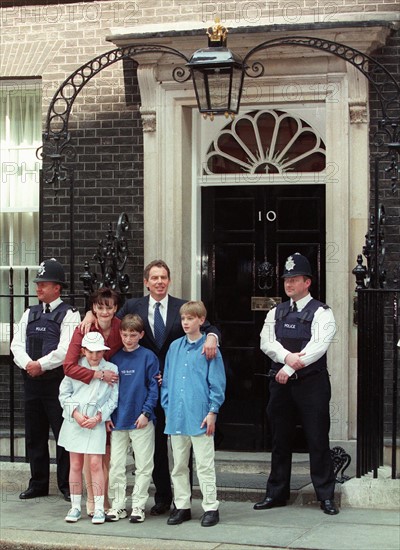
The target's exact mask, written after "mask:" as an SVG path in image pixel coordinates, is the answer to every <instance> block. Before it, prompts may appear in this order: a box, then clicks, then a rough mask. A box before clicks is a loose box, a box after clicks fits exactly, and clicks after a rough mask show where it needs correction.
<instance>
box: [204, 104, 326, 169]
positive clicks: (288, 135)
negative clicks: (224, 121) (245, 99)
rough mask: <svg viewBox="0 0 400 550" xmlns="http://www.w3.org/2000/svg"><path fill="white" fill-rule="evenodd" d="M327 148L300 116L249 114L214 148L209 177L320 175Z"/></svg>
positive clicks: (223, 133)
mask: <svg viewBox="0 0 400 550" xmlns="http://www.w3.org/2000/svg"><path fill="white" fill-rule="evenodd" d="M325 161H326V155H325V144H324V142H323V141H322V139H321V137H320V135H319V133H318V132H317V131H316V130H315V129H314V128H312V127H311V126H310V125H309V124H308V123H307V122H305V121H304V120H302V119H301V118H300V117H298V116H294V115H293V114H289V113H286V112H284V111H276V110H263V111H253V112H251V113H247V114H245V115H243V116H241V117H240V118H237V119H236V120H234V121H233V122H231V123H230V124H228V125H227V126H226V127H225V128H224V129H223V130H221V132H220V133H219V134H218V136H217V137H216V138H215V140H214V141H213V143H212V144H211V146H210V148H209V150H208V152H207V155H206V163H205V169H204V170H205V173H206V174H237V173H248V174H283V173H284V172H320V171H321V170H324V168H325Z"/></svg>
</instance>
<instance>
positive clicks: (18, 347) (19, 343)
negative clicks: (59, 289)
mask: <svg viewBox="0 0 400 550" xmlns="http://www.w3.org/2000/svg"><path fill="white" fill-rule="evenodd" d="M61 303H62V300H61V298H57V300H54V302H51V303H50V311H53V310H54V309H55V308H56V307H57V306H59V305H60V304H61ZM45 307H46V304H43V311H45ZM29 311H30V309H29V308H28V309H27V310H26V311H25V312H24V314H23V315H22V317H21V320H20V322H19V323H17V324H15V325H14V338H13V341H12V342H11V351H12V352H13V354H14V363H15V364H16V365H17V366H18V367H19V368H20V369H23V370H26V366H27V364H28V363H29V362H30V361H32V358H31V357H29V355H28V354H27V352H26V329H27V326H28V318H29ZM80 322H81V316H80V315H79V311H72V309H70V310H68V311H67V313H66V315H65V317H64V319H63V321H62V322H61V325H60V341H59V344H58V346H57V348H56V349H55V350H53V351H51V352H50V353H48V354H47V355H44V356H43V357H41V358H40V359H39V363H40V366H41V367H42V370H43V371H47V370H53V369H56V368H57V367H60V366H61V365H62V364H63V362H64V359H65V356H66V354H67V349H68V346H69V343H70V341H71V338H72V334H73V332H74V330H75V328H76V327H77V326H78V325H79V323H80Z"/></svg>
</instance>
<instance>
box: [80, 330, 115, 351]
mask: <svg viewBox="0 0 400 550" xmlns="http://www.w3.org/2000/svg"><path fill="white" fill-rule="evenodd" d="M82 347H83V348H86V349H88V350H89V351H103V350H104V351H105V350H108V349H110V348H109V347H107V346H106V345H105V344H104V338H103V336H102V335H101V334H100V332H88V333H87V334H85V336H84V337H83V338H82Z"/></svg>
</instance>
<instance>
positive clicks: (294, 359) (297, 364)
mask: <svg viewBox="0 0 400 550" xmlns="http://www.w3.org/2000/svg"><path fill="white" fill-rule="evenodd" d="M303 355H305V353H301V352H298V353H288V354H287V355H286V357H285V365H289V367H292V369H294V370H299V369H302V368H304V367H305V364H304V363H303V361H302V360H301V359H300V357H303Z"/></svg>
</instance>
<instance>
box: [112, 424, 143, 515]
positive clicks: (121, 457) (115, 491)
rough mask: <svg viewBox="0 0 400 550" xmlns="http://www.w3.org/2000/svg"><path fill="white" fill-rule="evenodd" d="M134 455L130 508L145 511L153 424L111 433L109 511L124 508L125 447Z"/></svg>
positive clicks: (126, 450) (126, 452) (126, 451)
mask: <svg viewBox="0 0 400 550" xmlns="http://www.w3.org/2000/svg"><path fill="white" fill-rule="evenodd" d="M130 443H131V445H132V450H133V453H134V455H135V468H136V470H135V485H134V487H133V492H132V508H143V510H144V508H145V506H146V502H147V499H148V498H149V485H150V482H151V476H152V473H153V465H154V424H153V422H149V423H148V424H147V426H146V427H145V428H141V429H140V430H138V429H134V430H114V431H113V432H112V433H111V459H110V479H109V493H110V497H111V499H112V508H113V509H115V510H120V509H121V508H125V505H126V457H127V454H128V449H129V444H130Z"/></svg>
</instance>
